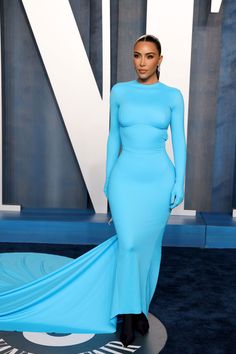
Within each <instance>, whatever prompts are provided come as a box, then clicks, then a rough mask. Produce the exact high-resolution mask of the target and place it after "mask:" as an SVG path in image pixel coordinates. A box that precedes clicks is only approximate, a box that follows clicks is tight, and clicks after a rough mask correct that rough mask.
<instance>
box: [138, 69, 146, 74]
mask: <svg viewBox="0 0 236 354" xmlns="http://www.w3.org/2000/svg"><path fill="white" fill-rule="evenodd" d="M139 72H140V73H141V74H145V73H146V72H147V70H142V69H141V70H139Z"/></svg>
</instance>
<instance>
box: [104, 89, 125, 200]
mask: <svg viewBox="0 0 236 354" xmlns="http://www.w3.org/2000/svg"><path fill="white" fill-rule="evenodd" d="M117 86H118V85H117V84H115V85H114V86H113V87H112V89H111V93H110V131H109V135H108V140H107V151H106V180H105V184H104V193H105V195H106V197H107V198H108V183H109V178H110V175H111V171H112V169H113V167H114V165H115V163H116V160H117V158H118V156H119V151H120V147H121V139H120V126H119V119H118V114H119V103H118V93H117Z"/></svg>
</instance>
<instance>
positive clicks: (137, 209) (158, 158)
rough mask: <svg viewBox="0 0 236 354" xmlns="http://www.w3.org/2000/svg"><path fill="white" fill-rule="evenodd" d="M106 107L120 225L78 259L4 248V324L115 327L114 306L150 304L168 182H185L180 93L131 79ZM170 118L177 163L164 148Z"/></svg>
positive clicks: (0, 300) (111, 185)
mask: <svg viewBox="0 0 236 354" xmlns="http://www.w3.org/2000/svg"><path fill="white" fill-rule="evenodd" d="M110 110H111V112H110V113H111V127H110V132H109V137H108V142H107V164H106V181H105V187H104V191H105V193H106V194H107V197H108V200H109V204H110V209H111V214H112V218H113V221H114V225H115V229H116V234H115V235H113V236H112V237H111V238H109V239H108V240H106V241H105V242H103V243H101V244H100V245H98V246H97V247H95V248H94V249H92V250H91V251H89V252H87V253H85V254H84V255H82V256H80V257H78V258H77V259H75V260H71V259H69V258H66V257H59V256H54V255H42V254H26V253H17V254H13V253H11V254H2V255H0V269H1V274H4V277H2V278H1V281H0V329H1V330H19V331H40V332H59V333H113V332H115V331H116V322H117V317H116V315H117V314H122V313H140V312H144V313H145V314H146V315H147V313H148V308H149V305H150V302H151V298H152V296H153V293H154V290H155V287H156V284H157V280H158V275H159V268H160V261H161V244H162V238H163V234H164V230H165V227H166V223H167V221H168V217H169V215H170V195H171V190H172V188H173V186H174V184H176V183H178V184H179V185H182V184H183V182H184V174H185V158H186V146H185V136H184V124H183V98H182V94H181V92H180V91H179V90H178V89H175V88H172V87H169V86H167V85H165V84H163V83H160V82H158V83H155V84H151V85H144V84H140V83H139V82H138V81H136V80H133V81H129V82H124V83H117V84H116V85H114V86H113V88H112V91H111V96H110ZM169 124H170V125H171V132H172V142H173V149H174V158H175V166H174V165H173V163H172V162H171V160H170V159H169V156H168V155H167V153H166V150H165V141H166V140H167V138H168V136H167V128H168V126H169ZM120 148H122V151H121V153H120V154H119V151H120ZM13 259H14V262H13V261H12V260H13Z"/></svg>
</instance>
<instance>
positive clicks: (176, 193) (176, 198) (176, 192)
mask: <svg viewBox="0 0 236 354" xmlns="http://www.w3.org/2000/svg"><path fill="white" fill-rule="evenodd" d="M170 199H171V200H170V209H174V208H175V207H177V206H178V205H179V204H180V203H182V201H183V200H184V188H183V186H181V185H179V184H177V183H175V184H174V187H173V189H172V191H171V198H170Z"/></svg>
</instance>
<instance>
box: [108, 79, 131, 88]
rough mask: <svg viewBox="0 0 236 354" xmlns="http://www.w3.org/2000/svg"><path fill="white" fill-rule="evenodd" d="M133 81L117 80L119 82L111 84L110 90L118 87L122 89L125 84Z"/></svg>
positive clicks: (127, 84)
mask: <svg viewBox="0 0 236 354" xmlns="http://www.w3.org/2000/svg"><path fill="white" fill-rule="evenodd" d="M132 82H133V80H132V81H119V82H116V83H115V84H114V85H113V86H112V88H111V89H112V90H119V89H122V88H124V87H126V86H129V85H130V84H131V83H132Z"/></svg>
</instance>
